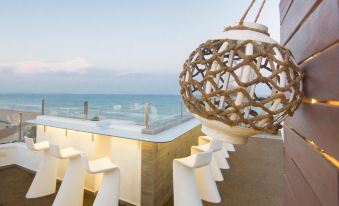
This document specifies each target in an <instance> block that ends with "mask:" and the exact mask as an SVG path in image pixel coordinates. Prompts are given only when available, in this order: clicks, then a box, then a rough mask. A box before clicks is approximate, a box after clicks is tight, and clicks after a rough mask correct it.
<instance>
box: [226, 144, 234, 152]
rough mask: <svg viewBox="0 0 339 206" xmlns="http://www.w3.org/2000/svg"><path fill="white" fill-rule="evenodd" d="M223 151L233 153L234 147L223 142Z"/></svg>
mask: <svg viewBox="0 0 339 206" xmlns="http://www.w3.org/2000/svg"><path fill="white" fill-rule="evenodd" d="M224 146H225V149H226V150H227V151H229V152H235V147H234V145H233V144H231V143H228V142H224Z"/></svg>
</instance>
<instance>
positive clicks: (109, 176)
mask: <svg viewBox="0 0 339 206" xmlns="http://www.w3.org/2000/svg"><path fill="white" fill-rule="evenodd" d="M119 190H120V170H119V169H118V168H117V169H114V170H112V171H109V172H105V173H104V175H103V178H102V181H101V186H100V189H99V192H98V194H97V196H96V198H95V201H94V203H93V206H118V205H119Z"/></svg>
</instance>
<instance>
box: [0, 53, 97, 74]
mask: <svg viewBox="0 0 339 206" xmlns="http://www.w3.org/2000/svg"><path fill="white" fill-rule="evenodd" d="M92 66H93V65H92V64H90V63H88V62H87V61H86V60H85V59H84V58H81V57H75V58H72V59H69V60H65V61H61V62H49V61H44V60H28V61H23V62H16V63H1V62H0V71H7V72H13V73H16V74H51V73H52V74H53V73H54V74H55V73H76V74H85V73H87V72H88V71H89V70H90V69H91V68H92Z"/></svg>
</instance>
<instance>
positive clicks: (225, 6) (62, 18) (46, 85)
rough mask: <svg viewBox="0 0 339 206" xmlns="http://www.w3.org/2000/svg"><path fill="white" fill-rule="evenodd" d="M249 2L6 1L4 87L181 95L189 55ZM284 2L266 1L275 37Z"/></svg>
mask: <svg viewBox="0 0 339 206" xmlns="http://www.w3.org/2000/svg"><path fill="white" fill-rule="evenodd" d="M249 2H250V0H233V1H231V0H210V1H206V0H171V1H164V0H163V1H160V0H138V1H137V0H120V1H118V0H96V1H93V0H71V1H70V0H58V1H52V0H49V1H46V0H30V1H27V0H15V1H13V0H2V1H1V7H0V93H123V94H126V93H128V94H179V85H178V76H179V74H180V71H181V69H182V65H183V63H184V62H185V60H186V59H187V58H188V56H189V54H190V53H191V52H192V51H193V50H194V49H195V48H197V47H198V46H199V44H201V43H203V42H205V41H207V40H208V39H213V37H216V36H219V35H220V34H221V33H222V30H223V28H224V27H225V26H227V25H230V24H233V23H235V22H238V21H239V19H240V17H241V15H242V14H243V12H244V10H245V9H246V7H247V6H248V4H249ZM260 2H261V1H257V5H255V6H254V8H253V11H252V13H250V14H249V16H248V20H249V21H253V19H254V17H255V14H256V12H257V9H258V7H259V4H260ZM278 5H279V1H278V0H266V5H265V7H264V9H263V11H262V15H261V17H260V19H259V23H262V24H265V25H267V26H268V27H269V32H270V34H271V37H272V38H274V39H275V40H279V39H280V36H279V32H280V31H279V27H280V24H279V6H278Z"/></svg>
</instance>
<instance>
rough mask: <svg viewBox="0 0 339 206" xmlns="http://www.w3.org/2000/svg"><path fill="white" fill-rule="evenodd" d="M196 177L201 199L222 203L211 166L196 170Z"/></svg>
mask: <svg viewBox="0 0 339 206" xmlns="http://www.w3.org/2000/svg"><path fill="white" fill-rule="evenodd" d="M195 175H196V176H195V177H196V180H197V184H198V188H199V192H200V197H201V199H203V200H205V201H208V202H213V203H220V202H221V197H220V194H219V191H218V188H217V184H216V183H215V181H214V178H213V175H212V171H211V168H210V167H209V166H204V167H201V168H197V169H196V170H195Z"/></svg>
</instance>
